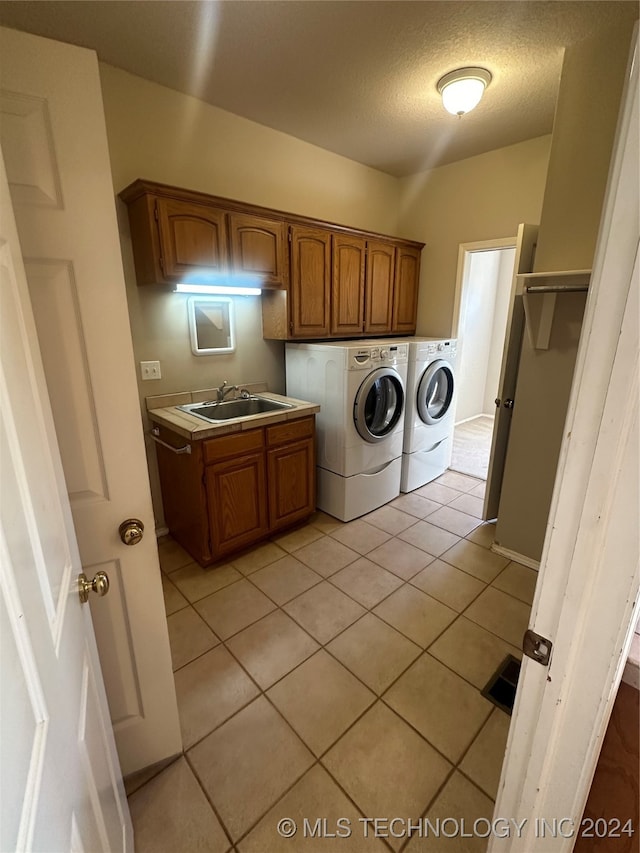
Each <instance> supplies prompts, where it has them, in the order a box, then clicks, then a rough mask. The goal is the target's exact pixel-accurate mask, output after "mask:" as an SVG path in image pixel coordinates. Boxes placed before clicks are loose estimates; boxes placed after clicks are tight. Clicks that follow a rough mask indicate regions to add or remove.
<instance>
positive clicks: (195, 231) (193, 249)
mask: <svg viewBox="0 0 640 853" xmlns="http://www.w3.org/2000/svg"><path fill="white" fill-rule="evenodd" d="M156 204H157V211H158V226H159V228H160V244H161V249H162V265H163V269H164V274H165V275H166V276H167V277H170V278H179V277H181V276H184V275H188V274H189V273H191V272H196V273H197V272H201V271H202V268H203V267H205V268H206V269H207V270H215V271H218V272H220V271H223V270H226V269H227V265H228V254H227V228H226V214H225V212H224V211H223V210H216V209H215V208H211V207H206V206H205V205H204V204H190V203H189V202H186V201H178V200H176V199H167V198H159V199H158V200H157V202H156Z"/></svg>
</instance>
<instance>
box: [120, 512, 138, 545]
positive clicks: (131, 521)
mask: <svg viewBox="0 0 640 853" xmlns="http://www.w3.org/2000/svg"><path fill="white" fill-rule="evenodd" d="M118 533H119V534H120V538H121V539H122V541H123V542H124V544H125V545H137V544H138V542H139V541H140V540H141V539H142V536H143V534H144V524H143V523H142V522H141V521H140V519H138V518H127V519H125V520H124V521H123V522H122V524H121V525H120V527H119V528H118Z"/></svg>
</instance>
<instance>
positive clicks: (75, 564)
mask: <svg viewBox="0 0 640 853" xmlns="http://www.w3.org/2000/svg"><path fill="white" fill-rule="evenodd" d="M0 208H1V215H0V223H1V225H0V470H1V472H2V489H1V490H0V590H1V594H0V654H1V661H2V667H1V670H0V673H1V675H0V722H1V731H0V735H1V740H0V743H1V746H2V757H1V759H0V803H1V806H2V812H1V814H0V850H6V851H10V850H32V849H33V850H48V851H54V850H56V851H62V850H76V851H80V850H87V851H104V853H115V851H124V850H131V851H132V850H133V837H132V829H131V820H130V818H129V810H128V807H127V801H126V798H125V795H124V788H123V784H122V776H121V774H120V767H119V765H118V758H117V755H116V748H115V743H114V739H113V732H112V730H111V726H110V723H109V710H108V707H107V699H106V696H105V692H104V684H103V682H102V676H101V673H100V664H99V662H98V654H97V649H96V645H95V638H94V634H93V627H92V623H91V617H90V615H89V610H88V606H86V605H85V606H84V607H83V606H82V605H81V603H80V599H79V596H78V592H77V577H78V574H79V573H80V571H81V566H80V557H79V554H78V546H77V543H76V540H75V536H74V532H73V522H72V519H71V512H70V508H69V501H68V498H67V494H66V489H65V483H64V475H63V472H62V467H61V464H60V454H59V451H58V446H57V443H56V437H55V431H54V426H53V421H52V418H51V409H50V407H49V401H48V398H47V390H46V386H45V379H44V374H43V370H42V362H41V360H40V353H39V351H38V342H37V337H36V331H35V326H34V322H33V314H32V312H31V305H30V303H29V294H28V291H27V283H26V280H25V273H24V267H23V265H22V258H21V257H20V247H19V245H18V236H17V232H16V227H15V222H14V218H13V212H12V210H11V203H10V200H9V189H8V186H7V181H6V175H5V169H4V162H3V160H2V158H1V156H0Z"/></svg>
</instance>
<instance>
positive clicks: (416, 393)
mask: <svg viewBox="0 0 640 853" xmlns="http://www.w3.org/2000/svg"><path fill="white" fill-rule="evenodd" d="M408 345H409V368H408V371H407V404H406V410H405V428H404V446H403V450H402V474H401V482H400V490H401V491H402V492H411V491H413V490H414V489H417V488H418V487H419V486H424V485H425V484H426V483H429V482H430V481H431V480H435V478H436V477H439V476H440V474H443V473H444V472H445V471H446V470H447V468H448V467H449V464H450V462H451V452H452V449H453V428H454V425H455V423H454V414H455V388H456V381H455V361H456V345H457V341H455V340H451V339H448V340H447V339H442V338H409V341H408Z"/></svg>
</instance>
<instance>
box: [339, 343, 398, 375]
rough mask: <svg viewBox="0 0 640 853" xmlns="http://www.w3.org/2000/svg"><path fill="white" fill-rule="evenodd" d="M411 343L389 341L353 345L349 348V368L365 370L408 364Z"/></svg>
mask: <svg viewBox="0 0 640 853" xmlns="http://www.w3.org/2000/svg"><path fill="white" fill-rule="evenodd" d="M408 357H409V345H408V344H399V343H395V342H394V341H389V343H388V344H382V343H381V344H376V345H375V346H365V347H353V348H352V349H350V350H349V370H363V369H365V368H368V369H371V368H374V367H382V366H383V365H386V364H388V365H394V364H406V363H407V360H408Z"/></svg>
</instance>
